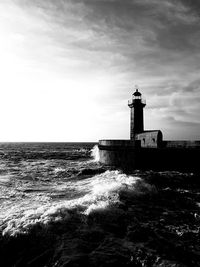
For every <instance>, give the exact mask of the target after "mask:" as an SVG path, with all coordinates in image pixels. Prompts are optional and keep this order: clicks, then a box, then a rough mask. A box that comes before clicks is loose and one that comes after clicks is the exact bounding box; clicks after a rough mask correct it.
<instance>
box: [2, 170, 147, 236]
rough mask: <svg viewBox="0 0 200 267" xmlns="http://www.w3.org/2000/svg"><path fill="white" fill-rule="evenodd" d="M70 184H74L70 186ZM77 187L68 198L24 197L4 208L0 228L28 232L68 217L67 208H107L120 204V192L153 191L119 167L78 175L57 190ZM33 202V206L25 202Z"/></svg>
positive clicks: (6, 232)
mask: <svg viewBox="0 0 200 267" xmlns="http://www.w3.org/2000/svg"><path fill="white" fill-rule="evenodd" d="M72 187H73V188H72ZM72 189H74V190H76V192H79V193H80V195H81V196H80V197H77V198H75V199H68V200H61V199H59V200H55V201H52V198H51V195H46V196H45V195H40V194H38V196H37V197H35V195H34V199H31V198H30V199H29V201H24V203H21V205H18V206H15V207H14V208H13V209H10V210H9V211H5V213H4V216H3V219H2V222H1V231H2V234H3V235H11V236H15V235H17V234H19V233H27V232H28V231H29V230H30V229H31V227H32V226H34V225H36V224H44V225H46V224H48V223H50V222H53V221H54V222H56V221H60V220H66V219H68V218H70V213H69V211H70V210H73V209H76V210H77V212H79V213H81V214H84V215H89V214H90V213H91V212H92V211H94V210H100V209H106V208H108V207H109V206H112V205H116V204H119V203H120V202H121V200H120V193H122V192H126V193H127V195H130V194H133V195H134V194H135V195H137V194H140V193H141V192H145V193H146V192H147V191H152V187H151V186H150V185H148V184H146V183H144V182H143V181H142V180H141V178H139V177H136V176H131V175H126V174H123V173H121V172H119V171H106V172H104V173H102V174H99V175H96V176H93V177H90V178H86V179H81V180H78V181H76V182H73V185H72V184H69V183H68V184H66V185H65V186H64V185H61V186H60V187H57V190H60V191H62V192H63V193H64V192H66V193H67V191H68V190H72ZM30 202H32V208H30V206H29V205H28V203H30Z"/></svg>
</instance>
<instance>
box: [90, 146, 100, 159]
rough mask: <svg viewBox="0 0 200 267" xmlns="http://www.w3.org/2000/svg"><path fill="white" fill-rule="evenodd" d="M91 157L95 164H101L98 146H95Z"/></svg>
mask: <svg viewBox="0 0 200 267" xmlns="http://www.w3.org/2000/svg"><path fill="white" fill-rule="evenodd" d="M91 156H92V157H93V159H94V161H95V162H99V160H100V154H99V148H98V145H95V146H94V147H93V148H92V149H91Z"/></svg>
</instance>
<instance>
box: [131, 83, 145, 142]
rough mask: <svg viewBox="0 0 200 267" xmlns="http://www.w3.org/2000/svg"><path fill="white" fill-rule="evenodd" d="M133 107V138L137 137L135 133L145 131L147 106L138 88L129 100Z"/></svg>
mask: <svg viewBox="0 0 200 267" xmlns="http://www.w3.org/2000/svg"><path fill="white" fill-rule="evenodd" d="M128 106H129V107H130V109H131V136H130V138H131V140H134V139H135V135H136V134H139V133H142V132H144V119H143V108H144V107H145V106H146V103H145V101H144V100H143V99H142V94H141V93H140V92H139V91H138V89H137V88H136V91H135V92H134V93H133V97H132V99H131V100H129V102H128Z"/></svg>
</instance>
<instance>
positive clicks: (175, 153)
mask: <svg viewBox="0 0 200 267" xmlns="http://www.w3.org/2000/svg"><path fill="white" fill-rule="evenodd" d="M197 144H199V145H197ZM99 153H100V162H101V163H102V164H105V165H109V166H112V167H114V168H121V169H129V170H130V169H131V170H134V169H148V170H180V171H200V164H199V158H200V142H199V141H191V142H190V141H189V142H186V141H185V142H184V143H182V142H181V141H164V142H163V144H162V146H161V147H141V146H140V140H136V141H129V140H101V141H99Z"/></svg>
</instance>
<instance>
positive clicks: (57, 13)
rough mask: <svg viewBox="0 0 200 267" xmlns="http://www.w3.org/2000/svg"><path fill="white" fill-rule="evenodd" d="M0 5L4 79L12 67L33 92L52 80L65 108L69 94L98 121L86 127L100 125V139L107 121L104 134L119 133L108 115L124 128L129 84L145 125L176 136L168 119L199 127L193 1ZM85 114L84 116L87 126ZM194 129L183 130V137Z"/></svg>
mask: <svg viewBox="0 0 200 267" xmlns="http://www.w3.org/2000/svg"><path fill="white" fill-rule="evenodd" d="M1 6H2V7H3V8H4V9H3V10H4V12H2V14H1V15H2V16H1V24H2V25H3V26H4V28H5V26H6V29H5V30H4V34H3V35H2V36H4V40H2V42H1V46H2V44H4V46H2V51H3V50H4V53H2V57H3V54H4V59H5V60H4V64H3V65H5V64H6V62H9V61H10V62H13V58H15V60H14V62H15V63H14V64H12V67H11V69H12V75H14V76H17V74H16V66H19V67H18V69H21V74H22V73H24V75H25V77H29V78H30V79H29V80H31V81H33V80H34V81H37V87H38V88H40V84H43V85H44V84H45V88H46V89H47V91H48V88H49V84H51V85H54V84H55V87H58V86H56V84H58V83H59V81H60V84H62V88H64V87H65V88H66V91H67V92H68V98H69V99H70V102H71V103H72V101H73V97H74V95H77V96H80V97H81V98H83V99H84V101H85V103H86V105H87V106H88V107H89V106H90V107H91V109H92V108H93V109H94V110H95V112H96V113H97V115H96V117H97V118H98V120H99V121H98V120H97V121H96V122H95V118H93V119H92V120H93V125H94V127H95V125H99V124H98V123H101V128H102V134H103V132H107V130H106V127H107V126H103V121H104V120H105V121H106V120H108V121H109V122H112V121H113V124H112V123H111V124H110V128H109V129H110V131H112V126H113V127H116V128H117V127H118V128H119V125H118V124H116V122H115V123H114V121H115V120H116V118H115V114H119V113H120V115H119V117H120V122H122V121H123V118H124V120H125V121H126V119H127V118H125V116H129V115H128V114H127V113H128V109H127V106H125V105H126V99H128V98H129V96H130V95H131V93H132V91H133V87H134V84H139V86H140V87H141V91H142V92H144V95H145V96H146V98H147V111H148V112H149V114H150V115H149V114H148V115H147V117H148V120H150V121H153V120H157V121H159V123H161V125H160V127H161V128H162V126H165V125H168V126H169V129H170V130H171V131H172V132H173V133H174V131H176V132H177V133H178V132H179V133H180V134H181V135H183V134H184V133H183V131H181V132H180V131H179V128H178V127H179V126H178V124H177V125H175V124H173V123H171V124H170V123H169V120H168V118H172V120H170V121H171V122H172V121H176V122H180V123H185V125H186V127H188V123H190V122H191V123H196V124H198V123H199V118H198V113H199V111H200V110H199V108H198V101H199V68H200V64H199V62H200V54H199V50H200V36H199V35H200V34H199V22H200V18H199V10H200V4H198V3H197V1H192V0H190V1H189V0H177V1H172V0H166V1H160V0H148V1H147V0H127V1H124V0H107V1H105V0H93V1H91V0H77V1H70V0H57V1H54V0H46V1H40V0H8V1H2V3H1ZM3 26H2V27H1V30H3ZM2 39H3V38H2ZM6 40H7V41H6ZM7 43H9V44H10V45H9V46H8V45H7ZM5 51H7V54H6V56H5ZM8 55H10V59H9V60H7V59H6V58H7V57H8ZM10 65H11V64H8V63H7V68H9V66H10ZM2 68H3V66H2ZM22 76H23V75H21V79H20V81H21V80H23V79H22V78H23V77H22ZM38 77H39V78H38ZM27 79H28V78H27ZM17 80H19V78H17ZM47 81H48V82H47ZM18 83H19V81H18ZM16 84H17V83H16ZM47 84H48V85H47ZM23 86H24V87H25V84H24V85H23ZM50 87H51V88H52V89H51V90H52V92H53V90H54V89H53V86H50ZM72 88H73V89H72ZM31 90H33V89H31ZM38 90H39V89H38ZM41 90H43V89H41ZM56 90H59V89H58V88H56ZM63 90H64V89H63ZM61 91H62V89H61ZM70 92H71V93H70ZM72 92H76V94H74V93H72ZM55 94H56V92H55ZM53 95H54V94H53V93H52V98H53ZM63 96H64V93H63ZM66 97H67V95H66ZM92 103H93V105H92ZM80 105H81V104H80ZM122 105H123V106H122ZM83 106H84V105H83V104H82V105H81V107H79V108H80V109H81V108H83V109H84V107H83ZM94 106H95V107H94ZM91 109H89V108H88V111H87V112H88V113H87V112H86V114H87V115H86V114H85V120H86V121H87V123H88V125H89V124H90V122H89V121H88V118H90V119H91V116H90V114H89V110H91ZM119 109H120V110H121V112H120V111H119ZM102 110H103V112H102ZM126 110H127V111H126ZM93 112H94V111H93ZM156 114H158V115H159V116H160V117H161V118H162V121H160V120H159V116H157V115H156ZM75 117H76V116H75ZM172 124H173V125H172ZM150 126H151V125H149V127H150ZM73 127H74V125H73ZM152 127H153V126H152ZM172 127H173V129H172ZM156 128H159V127H156ZM174 129H175V130H174ZM196 129H197V128H196V126H195V127H194V130H193V128H192V126H191V132H192V131H196ZM88 132H89V130H88ZM86 135H87V134H86ZM121 135H122V133H120V137H121ZM124 135H125V136H129V133H125V132H124ZM90 136H92V135H91V134H90ZM187 137H189V132H188V133H187ZM93 138H94V139H96V138H98V137H97V136H95V137H93ZM99 138H100V136H99Z"/></svg>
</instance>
